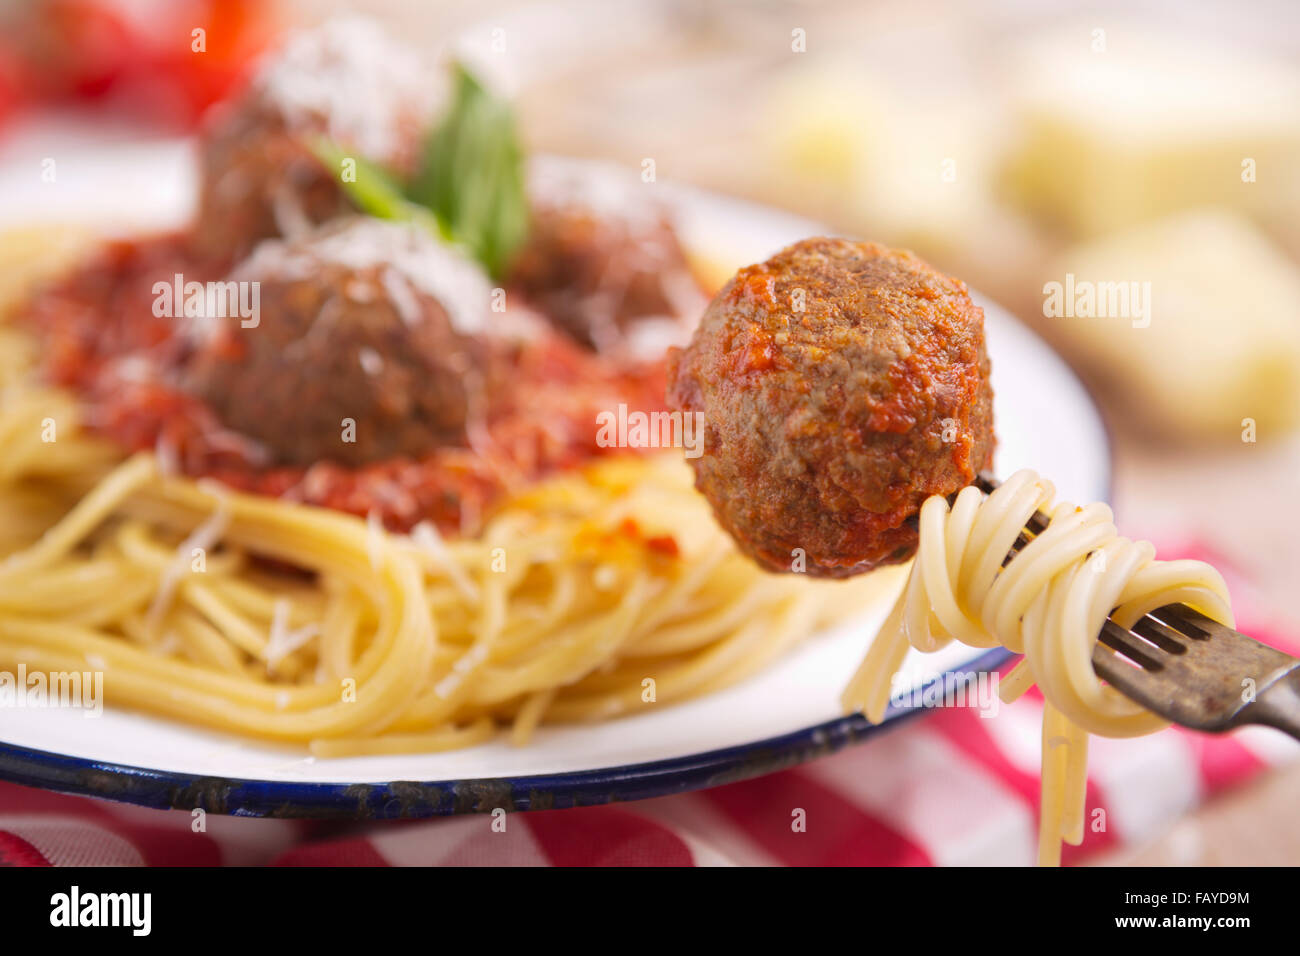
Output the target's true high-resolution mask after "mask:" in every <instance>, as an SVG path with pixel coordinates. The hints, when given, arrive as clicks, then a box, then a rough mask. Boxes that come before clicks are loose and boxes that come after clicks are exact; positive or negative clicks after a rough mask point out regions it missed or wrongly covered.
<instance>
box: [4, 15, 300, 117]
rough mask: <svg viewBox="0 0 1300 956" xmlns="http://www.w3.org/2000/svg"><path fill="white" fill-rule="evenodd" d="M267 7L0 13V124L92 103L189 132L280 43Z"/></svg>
mask: <svg viewBox="0 0 1300 956" xmlns="http://www.w3.org/2000/svg"><path fill="white" fill-rule="evenodd" d="M280 25H281V20H280V16H279V10H278V4H276V3H274V2H269V0H165V2H164V0H154V2H147V0H33V2H29V3H25V4H21V5H18V6H17V7H9V8H6V9H4V10H3V12H0V37H2V38H3V39H0V122H2V121H3V119H4V118H5V116H6V115H7V114H9V113H11V112H12V111H13V109H15V108H16V107H17V106H19V105H25V104H27V103H33V102H40V101H55V102H60V101H62V102H67V101H77V100H80V101H83V102H85V101H91V102H97V103H102V104H104V106H105V107H106V108H109V107H111V108H114V109H122V110H126V111H129V112H131V113H134V114H137V115H142V116H144V117H146V118H148V119H149V120H151V121H154V122H159V123H164V124H167V125H181V126H189V125H192V124H193V123H194V122H196V121H197V120H198V118H199V117H200V116H201V115H202V114H203V112H204V111H205V110H206V109H207V108H208V107H209V106H211V105H212V104H213V103H215V102H217V101H218V100H220V99H222V98H224V97H226V96H228V95H229V94H230V93H231V92H232V91H233V90H234V89H236V88H237V87H238V86H239V85H240V83H241V82H243V80H244V79H246V77H247V75H248V72H249V70H250V69H251V67H252V64H253V61H254V60H255V59H256V57H257V56H258V54H260V53H262V52H263V51H264V50H265V49H266V48H267V47H268V46H270V45H271V44H272V43H273V42H274V40H275V38H276V37H277V36H278V34H279V30H280Z"/></svg>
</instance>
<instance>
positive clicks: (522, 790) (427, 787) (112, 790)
mask: <svg viewBox="0 0 1300 956" xmlns="http://www.w3.org/2000/svg"><path fill="white" fill-rule="evenodd" d="M1008 316H1010V314H1009V313H1008ZM1013 321H1017V322H1018V320H1015V319H1014V318H1013ZM1018 324H1019V325H1020V327H1021V329H1022V330H1024V331H1025V332H1027V333H1028V334H1029V335H1031V336H1033V337H1034V338H1036V339H1038V340H1039V341H1040V342H1041V343H1042V344H1043V346H1044V348H1046V349H1048V350H1049V351H1050V352H1051V353H1052V354H1053V355H1055V356H1056V357H1057V358H1058V359H1059V360H1060V362H1061V365H1062V366H1063V367H1064V369H1065V371H1066V374H1068V375H1069V376H1070V377H1071V378H1072V379H1073V380H1074V384H1075V385H1076V386H1077V387H1078V388H1079V390H1080V391H1081V392H1082V393H1083V394H1084V395H1085V396H1086V397H1087V398H1088V401H1089V404H1091V405H1092V408H1093V411H1094V412H1095V413H1096V415H1097V422H1098V424H1099V425H1100V427H1101V432H1102V454H1103V455H1104V456H1105V462H1104V466H1103V468H1102V473H1103V475H1104V479H1103V480H1104V483H1105V486H1106V487H1105V494H1104V495H1103V498H1105V499H1109V498H1110V494H1111V489H1112V487H1113V484H1114V457H1113V456H1112V454H1111V448H1112V441H1111V432H1110V426H1109V424H1108V423H1107V421H1106V418H1105V416H1104V415H1102V414H1101V410H1100V409H1099V408H1098V407H1097V404H1096V402H1095V401H1094V400H1093V398H1092V395H1091V393H1090V392H1089V391H1088V390H1087V388H1085V387H1084V384H1083V381H1082V380H1081V379H1080V378H1079V374H1078V372H1077V371H1076V370H1075V368H1074V367H1073V366H1072V365H1070V363H1069V362H1068V361H1067V360H1066V359H1065V357H1064V356H1062V355H1061V354H1060V353H1059V352H1057V351H1056V350H1055V349H1053V348H1052V347H1051V345H1049V344H1048V343H1047V342H1046V341H1045V340H1044V339H1043V338H1042V336H1041V335H1039V334H1038V332H1037V330H1035V329H1033V328H1031V327H1029V326H1028V325H1025V324H1024V323H1023V322H1018ZM1014 656H1015V655H1014V654H1012V653H1011V652H1010V651H1008V650H1006V649H1005V648H1002V647H997V648H993V649H992V650H990V651H987V652H985V653H984V654H981V655H979V656H978V657H976V658H973V659H972V660H969V661H966V662H964V663H963V664H961V665H959V666H957V667H954V668H952V669H951V670H948V671H945V672H943V673H942V674H938V675H936V676H935V677H933V678H931V679H930V680H929V681H926V682H925V684H923V685H922V687H923V688H928V687H931V686H933V685H934V684H937V683H939V682H940V681H943V680H945V679H948V678H950V677H953V676H955V675H958V674H968V673H970V672H972V671H975V672H978V671H992V670H996V669H997V668H999V667H1001V666H1002V665H1003V664H1005V663H1006V662H1007V661H1008V660H1010V659H1011V658H1012V657H1014ZM776 666H779V665H776ZM916 699H917V697H916V695H913V700H916ZM928 709H929V708H927V707H925V706H924V705H922V704H917V705H910V706H905V707H904V706H898V705H896V704H895V703H894V702H892V701H891V702H890V705H889V707H888V708H887V710H886V712H885V718H884V720H883V721H882V722H881V723H879V724H872V723H870V722H868V721H867V720H866V718H864V717H863V716H862V715H861V714H849V715H847V716H844V717H839V718H836V719H835V720H830V721H826V722H825V723H821V724H815V725H813V726H812V727H805V728H803V729H801V730H796V731H793V732H791V733H788V734H781V735H779V736H776V737H768V738H766V739H763V740H757V741H753V742H751V743H745V744H738V745H736V746H734V747H724V748H722V749H720V750H709V751H705V752H702V753H697V754H689V755H686V756H682V757H670V758H668V759H665V760H654V761H648V762H645V763H636V764H624V765H621V766H616V767H600V768H597V769H594V770H578V771H571V772H566V773H559V774H535V775H529V776H523V777H478V778H470V779H466V780H435V781H411V780H392V781H388V782H384V783H378V782H375V783H350V784H342V783H321V782H296V781H285V780H259V779H242V778H231V777H216V776H207V775H202V774H194V773H181V772H177V771H172V770H152V769H149V768H147V767H136V766H131V765H129V764H119V763H112V762H105V761H99V760H93V759H91V758H88V757H72V756H68V755H67V754H59V753H53V752H51V751H48V750H33V749H30V748H27V747H19V746H16V745H14V744H8V743H5V742H3V741H0V780H5V781H8V782H10V783H17V784H22V785H24V786H29V787H37V788H40V789H42V790H51V791H55V792H57V793H68V794H76V795H79V796H87V797H99V798H101V799H105V800H116V801H119V802H122V803H132V804H135V805H137V806H142V807H151V808H153V809H156V810H195V809H202V810H204V811H206V812H208V813H221V814H228V815H231V816H240V817H278V818H285V819H289V818H297V819H318V820H398V819H415V818H421V817H436V816H451V815H453V814H463V813H491V812H492V811H493V810H496V809H497V808H502V809H505V810H507V811H525V810H567V809H571V808H574V807H592V806H601V805H603V804H609V803H627V802H631V801H634V800H648V799H650V798H652V797H666V796H671V795H672V794H676V793H686V792H689V791H691V790H704V789H707V788H709V787H717V786H721V785H723V784H727V783H735V782H737V781H740V780H749V779H751V778H753V777H759V776H763V775H764V774H769V773H774V772H776V771H778V770H785V769H788V768H790V767H794V766H797V765H798V764H801V763H804V762H806V761H808V760H812V759H814V758H817V757H825V756H828V755H829V754H833V753H835V752H836V751H839V750H843V749H844V748H845V747H847V746H849V745H850V744H856V743H861V742H862V741H865V740H867V739H869V738H871V737H873V736H875V735H876V734H878V733H881V732H884V731H887V730H889V729H891V728H893V727H897V726H900V725H901V724H903V723H904V722H906V721H909V720H911V719H913V718H915V717H918V716H920V715H921V714H923V713H925V712H926V711H927V710H928Z"/></svg>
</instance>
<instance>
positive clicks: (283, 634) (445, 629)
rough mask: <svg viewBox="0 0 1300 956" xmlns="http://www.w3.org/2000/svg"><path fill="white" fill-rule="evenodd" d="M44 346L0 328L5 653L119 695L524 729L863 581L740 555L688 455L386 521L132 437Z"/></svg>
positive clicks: (660, 697)
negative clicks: (445, 519) (97, 675)
mask: <svg viewBox="0 0 1300 956" xmlns="http://www.w3.org/2000/svg"><path fill="white" fill-rule="evenodd" d="M35 352H36V349H35V345H34V341H33V339H32V338H31V337H30V336H29V335H28V334H27V333H26V332H25V331H23V330H20V329H18V328H14V327H5V326H3V325H0V356H3V362H0V442H2V443H3V447H4V448H5V450H6V453H5V455H4V456H3V458H0V667H11V666H15V665H17V664H19V663H23V664H26V666H27V667H28V669H44V670H48V671H68V670H82V669H84V668H86V667H87V666H90V667H93V668H94V669H97V670H102V671H103V672H104V675H105V676H104V691H105V697H106V699H107V701H108V702H109V703H110V704H111V705H116V706H126V707H130V708H136V709H140V710H144V711H149V712H152V713H156V714H161V715H164V716H166V717H169V718H174V719H177V720H182V721H187V722H190V723H193V724H197V725H201V726H204V727H210V728H214V729H219V730H223V731H227V732H231V733H236V734H240V735H245V736H248V737H254V738H260V739H264V740H273V741H281V742H286V743H290V744H299V745H306V746H307V747H309V748H310V750H311V752H312V753H314V754H316V755H319V756H342V755H352V754H375V753H406V752H432V751H437V750H442V749H447V748H454V747H463V746H467V745H471V744H474V743H478V742H480V741H484V740H486V739H488V738H489V737H491V736H493V735H494V734H495V733H496V732H497V731H498V730H499V729H500V728H502V727H507V728H509V739H511V740H512V741H513V742H515V743H525V742H527V741H528V739H529V738H530V737H531V735H532V734H533V732H534V731H535V729H536V728H537V727H538V726H539V725H541V724H543V723H551V722H578V721H592V720H599V719H604V718H608V717H614V716H618V715H621V714H627V713H632V712H637V711H640V710H642V709H643V708H645V707H647V706H649V705H650V704H652V703H653V704H655V705H662V704H665V703H669V702H672V701H677V700H681V699H683V698H686V697H690V696H693V695H696V694H702V693H706V692H708V691H711V690H714V689H716V688H719V687H721V686H724V685H727V684H730V683H733V682H735V681H737V680H739V679H741V678H743V677H745V676H747V675H749V674H752V673H754V672H756V671H757V670H759V669H761V668H762V667H764V666H765V665H767V664H768V663H770V662H771V661H773V660H774V659H775V658H777V657H778V656H779V655H780V654H781V653H782V652H783V651H785V650H786V649H787V648H789V646H790V645H791V644H792V643H793V642H796V641H798V640H799V639H801V638H802V637H804V636H806V635H807V634H809V633H811V632H812V631H813V630H815V629H816V628H818V627H820V626H822V625H824V624H825V623H827V622H828V621H830V620H833V619H836V618H838V617H839V616H841V615H842V614H845V613H847V612H849V611H851V610H852V609H853V607H855V606H857V605H859V604H860V602H861V595H862V593H863V592H862V587H861V585H858V584H854V585H845V584H843V583H827V582H818V581H810V580H806V579H800V578H797V577H783V578H779V579H776V578H773V577H771V576H769V575H766V574H764V573H763V572H761V571H759V570H758V569H757V568H755V567H754V566H753V565H752V564H750V563H749V562H748V561H747V560H745V559H744V558H743V557H742V556H741V555H740V554H738V553H737V552H736V550H735V548H734V546H733V545H732V544H731V542H730V541H729V539H728V538H727V537H726V535H725V533H724V532H722V531H721V530H720V529H719V528H717V526H716V525H715V524H714V522H713V521H712V520H711V519H710V517H709V511H708V505H707V503H706V502H704V501H703V499H701V498H700V497H699V496H698V495H697V494H696V493H695V492H694V491H693V489H692V487H691V481H690V471H689V468H688V467H687V466H686V465H685V464H684V462H682V460H681V458H680V456H679V455H678V454H677V453H668V454H666V455H660V456H628V457H609V458H605V459H600V460H598V461H595V462H593V463H588V464H587V465H585V466H582V467H579V468H574V469H571V470H567V471H563V472H560V473H558V474H556V475H554V476H552V477H549V478H545V479H543V480H541V481H540V482H536V483H533V484H531V485H530V486H528V487H526V488H524V489H523V490H522V491H519V492H516V493H514V494H513V496H512V497H510V498H509V499H508V500H506V501H505V502H504V503H503V504H501V505H500V506H499V507H496V508H494V509H493V511H492V512H491V514H490V515H489V517H488V519H487V520H486V522H485V523H484V525H483V528H482V530H481V532H479V533H477V534H475V535H473V536H464V537H451V536H447V537H444V535H443V534H442V533H441V532H440V531H439V530H438V529H437V528H436V526H435V525H433V524H432V523H430V522H423V523H420V524H418V525H417V526H416V527H415V528H414V529H412V530H411V532H410V533H409V534H407V533H397V532H393V531H390V530H386V528H385V527H384V525H383V524H382V523H381V522H380V521H379V520H376V519H375V518H374V516H372V519H371V520H368V519H367V518H364V517H360V516H357V515H353V514H348V513H345V512H342V511H337V510H334V509H330V508H323V507H318V506H313V505H307V504H301V503H294V502H290V501H287V500H283V499H280V498H274V497H270V496H266V495H259V494H250V493H247V492H242V491H237V490H235V489H233V488H231V487H230V486H229V485H227V484H224V483H220V482H217V481H215V480H212V479H204V478H199V479H197V480H195V479H191V478H187V477H183V476H181V475H179V474H176V473H175V472H174V467H173V466H169V464H168V463H167V461H166V460H165V459H164V458H161V457H156V456H155V455H153V454H151V453H149V452H138V453H136V454H134V455H129V453H128V452H127V451H125V450H123V449H122V447H121V446H120V445H118V444H117V443H115V442H111V441H107V440H105V439H103V438H101V437H100V436H98V435H96V434H95V433H93V432H92V431H91V430H89V429H88V428H86V427H84V422H83V416H84V414H85V408H84V406H83V405H82V404H81V403H80V402H79V401H78V399H77V397H76V396H75V395H74V394H73V393H72V392H70V391H68V390H66V389H63V388H58V387H51V386H48V385H44V384H40V383H39V381H38V380H37V377H36V376H35V375H34V374H33V373H34V370H35ZM593 427H594V426H593Z"/></svg>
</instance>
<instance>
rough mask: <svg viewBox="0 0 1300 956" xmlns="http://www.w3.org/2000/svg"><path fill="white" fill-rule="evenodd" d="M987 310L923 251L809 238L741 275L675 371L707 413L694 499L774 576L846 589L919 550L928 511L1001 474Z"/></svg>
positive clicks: (675, 387) (694, 406)
mask: <svg viewBox="0 0 1300 956" xmlns="http://www.w3.org/2000/svg"><path fill="white" fill-rule="evenodd" d="M992 399H993V393H992V389H991V388H990V386H989V360H988V356H987V354H986V352H985V348H984V314H983V312H982V311H981V310H980V308H979V307H978V306H976V305H975V304H974V303H973V302H971V299H970V296H969V295H968V294H967V292H966V286H965V285H964V284H963V283H961V282H959V281H957V280H956V279H950V278H948V277H947V276H945V275H942V274H941V273H939V272H937V271H936V270H935V269H933V268H932V267H930V266H929V265H927V264H926V263H924V262H922V261H921V260H920V259H918V258H917V257H916V256H914V255H912V254H911V253H910V252H899V251H895V250H891V249H887V248H885V247H883V246H878V245H875V244H873V243H867V242H850V241H849V240H845V239H820V238H819V239H806V240H804V241H803V242H799V243H796V244H795V245H793V246H790V247H789V248H787V249H784V250H782V251H781V252H779V253H777V254H776V255H775V256H773V257H772V258H771V259H769V260H767V261H766V262H762V263H759V264H758V265H753V266H748V267H746V268H744V269H741V270H740V271H739V272H738V273H737V274H736V276H735V277H734V278H733V279H732V280H731V281H730V282H728V283H727V285H726V286H725V287H724V288H723V289H722V291H721V292H719V293H718V295H717V297H716V298H715V299H714V300H713V302H712V304H710V306H709V307H708V309H707V311H706V312H705V314H704V318H703V320H702V321H701V323H700V326H699V328H698V329H697V330H696V332H695V336H694V338H693V339H692V340H691V344H690V346H689V347H688V348H686V349H685V350H684V351H680V352H674V353H673V354H672V355H671V356H670V359H669V373H668V401H669V403H670V404H671V405H673V406H674V407H676V408H678V409H681V410H682V411H684V412H701V413H703V416H704V418H703V421H704V426H705V432H704V448H703V454H702V456H701V457H699V458H697V459H694V462H693V464H694V466H695V476H696V477H695V483H696V487H697V488H699V490H700V491H701V492H703V494H704V495H705V496H706V497H707V498H708V499H709V501H710V503H711V504H712V505H713V510H714V513H715V514H716V515H717V518H718V521H719V522H720V523H721V524H722V526H723V527H724V528H725V529H726V530H727V531H729V532H730V533H731V535H732V536H733V537H734V538H735V539H736V541H737V543H738V544H739V546H740V547H741V549H742V550H743V551H745V552H746V553H747V554H749V555H750V556H752V557H753V558H754V559H755V560H756V561H757V562H758V563H759V564H760V565H762V566H763V567H765V568H767V569H768V570H773V571H790V570H798V569H799V564H800V562H799V558H800V556H801V555H802V556H803V558H804V561H806V570H807V572H808V573H809V574H813V575H817V576H821V577H846V576H848V575H851V574H856V573H859V572H862V571H867V570H870V569H871V568H874V567H876V566H878V565H882V564H889V563H892V562H897V561H902V560H905V559H906V558H908V557H910V556H911V555H912V553H913V552H914V551H915V549H916V543H917V536H916V529H915V527H914V526H913V525H912V524H911V523H909V522H908V520H907V519H908V518H909V517H911V516H912V515H915V514H916V512H917V510H918V509H919V508H920V505H921V503H922V502H923V501H924V500H925V499H926V498H927V497H929V496H930V495H934V494H941V495H947V494H951V493H952V492H954V491H957V490H958V489H959V488H962V487H964V486H965V485H967V484H969V483H970V481H971V480H972V478H973V477H974V476H975V473H976V472H977V471H978V470H981V469H983V468H987V467H989V465H990V464H991V456H992V451H993V412H992Z"/></svg>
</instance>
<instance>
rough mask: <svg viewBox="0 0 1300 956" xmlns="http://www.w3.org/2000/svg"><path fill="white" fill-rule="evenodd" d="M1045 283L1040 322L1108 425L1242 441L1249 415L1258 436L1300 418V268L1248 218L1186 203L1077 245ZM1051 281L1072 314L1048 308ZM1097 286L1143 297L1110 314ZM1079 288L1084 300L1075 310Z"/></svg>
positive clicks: (1174, 436)
mask: <svg viewBox="0 0 1300 956" xmlns="http://www.w3.org/2000/svg"><path fill="white" fill-rule="evenodd" d="M1043 281H1044V288H1043V292H1044V306H1043V311H1042V313H1040V314H1041V315H1042V316H1043V317H1042V318H1041V319H1040V322H1041V328H1042V330H1043V331H1044V333H1045V334H1046V335H1047V337H1048V338H1049V339H1051V340H1052V341H1053V342H1054V343H1055V344H1057V345H1058V346H1059V347H1060V348H1061V349H1062V350H1063V351H1065V353H1066V354H1067V355H1070V356H1071V357H1072V358H1073V359H1074V360H1075V361H1076V363H1078V364H1079V365H1080V366H1081V367H1082V370H1083V371H1084V373H1085V375H1087V376H1088V377H1089V378H1090V379H1092V381H1093V383H1094V384H1096V385H1097V386H1098V389H1097V391H1098V394H1099V397H1101V398H1102V399H1103V401H1104V402H1105V404H1106V407H1107V410H1108V412H1109V415H1108V417H1109V418H1110V420H1111V422H1112V424H1115V425H1117V426H1121V427H1126V426H1137V427H1138V428H1140V429H1141V430H1144V431H1152V432H1155V433H1158V434H1159V435H1161V436H1163V437H1165V438H1168V439H1171V440H1179V439H1187V438H1205V439H1217V440H1222V441H1241V440H1242V431H1243V428H1244V427H1245V426H1244V425H1243V420H1244V419H1253V420H1254V422H1255V424H1256V434H1257V437H1258V440H1259V441H1261V442H1263V441H1266V440H1270V439H1276V438H1278V437H1280V436H1281V435H1283V434H1285V433H1287V432H1288V431H1290V430H1292V429H1295V428H1296V426H1297V425H1298V424H1300V269H1298V268H1297V267H1296V265H1295V264H1294V263H1293V262H1292V261H1290V260H1289V259H1287V257H1286V256H1285V255H1283V254H1282V252H1281V251H1280V250H1279V249H1278V248H1277V247H1276V246H1275V245H1274V244H1273V243H1272V242H1271V241H1270V240H1269V239H1268V237H1267V236H1266V235H1264V233H1263V232H1261V231H1260V229H1259V228H1258V227H1256V226H1255V225H1253V224H1252V223H1251V222H1250V221H1249V220H1247V219H1246V218H1244V217H1242V216H1240V215H1238V214H1236V213H1234V212H1231V211H1228V210H1223V209H1207V210H1196V211H1192V212H1185V213H1181V214H1179V215H1177V216H1174V217H1171V218H1168V219H1164V220H1161V221H1159V222H1155V223H1150V224H1146V225H1143V226H1140V227H1137V228H1135V229H1133V230H1130V231H1128V232H1126V233H1122V234H1119V235H1115V236H1112V237H1107V238H1104V239H1099V240H1094V241H1092V242H1089V243H1085V244H1081V245H1077V246H1075V247H1073V248H1071V249H1069V250H1067V251H1066V252H1065V253H1063V254H1062V255H1061V256H1060V257H1058V258H1057V259H1056V260H1055V262H1054V263H1053V265H1052V266H1051V267H1050V268H1049V269H1048V271H1047V273H1046V274H1045V276H1044V280H1043ZM1050 282H1055V283H1059V284H1061V285H1062V286H1063V287H1065V290H1066V293H1067V295H1066V297H1067V298H1068V290H1069V289H1070V288H1071V287H1073V288H1074V289H1075V290H1076V298H1075V303H1076V307H1075V308H1073V309H1071V310H1070V311H1072V312H1073V313H1074V314H1073V315H1070V312H1066V314H1064V315H1062V314H1060V313H1061V311H1062V310H1060V309H1049V307H1048V305H1047V304H1046V300H1047V296H1048V289H1047V288H1046V284H1047V283H1050ZM1104 283H1113V284H1115V285H1117V286H1126V287H1129V288H1128V291H1129V292H1130V293H1136V295H1137V296H1141V297H1142V299H1133V300H1131V301H1130V303H1129V305H1128V307H1127V308H1125V309H1122V310H1119V311H1122V312H1123V313H1124V314H1121V315H1115V314H1114V312H1115V311H1116V310H1114V309H1113V308H1111V309H1106V308H1105V307H1103V305H1102V300H1103V299H1105V298H1107V296H1106V294H1105V290H1106V289H1107V288H1108V287H1107V286H1105V285H1103V284H1104ZM1135 283H1136V285H1134V284H1135ZM1146 283H1149V284H1150V285H1149V286H1145V284H1146ZM1089 289H1091V290H1092V294H1093V295H1094V296H1095V304H1094V306H1093V307H1092V308H1090V309H1089V308H1082V307H1078V306H1080V305H1081V304H1082V299H1081V298H1080V297H1081V296H1083V295H1085V294H1087V293H1088V290H1089ZM1098 289H1101V290H1103V291H1102V292H1098V291H1097V290H1098ZM1148 289H1149V296H1148V295H1146V291H1147V290H1148ZM1144 300H1145V301H1144ZM1121 301H1122V297H1121ZM1144 310H1145V314H1142V313H1143V311H1144ZM1049 311H1052V312H1055V313H1056V314H1055V315H1048V314H1047V313H1048V312H1049ZM1106 311H1109V312H1110V313H1111V314H1109V315H1102V314H1099V313H1103V312H1106ZM1085 312H1091V313H1092V314H1091V316H1085V315H1083V314H1080V313H1085Z"/></svg>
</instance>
